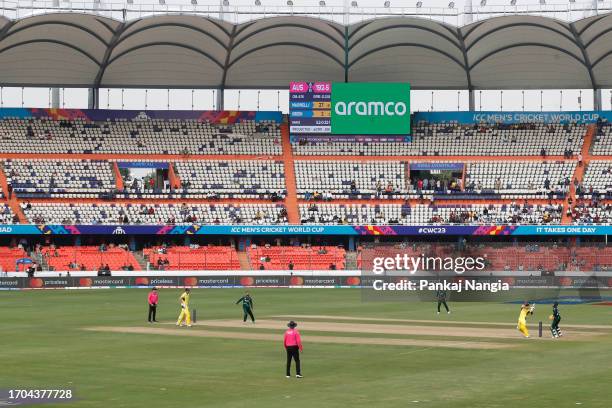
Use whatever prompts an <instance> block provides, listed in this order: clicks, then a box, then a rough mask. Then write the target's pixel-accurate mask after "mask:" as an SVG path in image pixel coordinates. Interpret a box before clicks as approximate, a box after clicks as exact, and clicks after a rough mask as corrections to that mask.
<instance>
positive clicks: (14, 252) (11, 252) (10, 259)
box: [0, 247, 28, 272]
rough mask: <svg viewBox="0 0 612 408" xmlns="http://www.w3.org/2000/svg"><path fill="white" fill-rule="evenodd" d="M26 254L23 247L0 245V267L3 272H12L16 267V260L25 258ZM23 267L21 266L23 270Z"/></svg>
mask: <svg viewBox="0 0 612 408" xmlns="http://www.w3.org/2000/svg"><path fill="white" fill-rule="evenodd" d="M27 257H28V254H27V253H26V252H25V251H24V250H23V248H7V247H0V269H1V270H2V271H4V272H12V271H15V270H16V269H17V260H18V259H21V258H27ZM23 269H24V267H21V270H23Z"/></svg>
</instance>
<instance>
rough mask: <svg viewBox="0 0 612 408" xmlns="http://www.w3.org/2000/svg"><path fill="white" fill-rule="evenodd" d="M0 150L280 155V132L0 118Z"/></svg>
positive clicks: (260, 125) (252, 126)
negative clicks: (0, 136)
mask: <svg viewBox="0 0 612 408" xmlns="http://www.w3.org/2000/svg"><path fill="white" fill-rule="evenodd" d="M0 134H1V135H2V138H0V152H5V153H117V154H190V155H198V154H200V155H201V154H255V155H279V154H280V153H281V145H280V134H281V133H280V128H279V127H278V125H277V124H275V123H273V122H254V121H243V122H240V123H237V124H234V125H216V124H211V123H208V122H202V121H197V120H184V119H169V120H162V119H148V118H146V117H144V118H140V119H138V120H115V121H111V120H108V121H106V122H88V121H85V120H83V119H74V120H70V121H67V120H60V121H56V120H51V119H4V120H0Z"/></svg>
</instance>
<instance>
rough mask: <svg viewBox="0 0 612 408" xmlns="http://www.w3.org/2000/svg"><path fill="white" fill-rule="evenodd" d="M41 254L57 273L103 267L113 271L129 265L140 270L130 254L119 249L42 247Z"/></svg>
mask: <svg viewBox="0 0 612 408" xmlns="http://www.w3.org/2000/svg"><path fill="white" fill-rule="evenodd" d="M42 253H43V256H44V259H45V260H46V263H47V264H48V266H49V267H50V268H52V269H53V270H57V271H69V270H81V269H84V270H88V271H92V270H94V271H95V270H98V269H99V268H100V267H101V266H104V265H108V266H109V268H110V269H111V270H113V271H117V270H121V269H126V268H127V267H128V266H130V265H131V266H132V268H133V270H136V271H139V270H141V269H142V268H141V267H140V265H139V264H138V261H137V260H136V258H135V257H134V254H133V253H132V252H130V251H128V250H126V249H124V248H119V247H110V246H109V247H106V246H105V248H104V250H102V248H101V247H97V246H70V247H68V246H66V247H59V248H54V247H43V249H42Z"/></svg>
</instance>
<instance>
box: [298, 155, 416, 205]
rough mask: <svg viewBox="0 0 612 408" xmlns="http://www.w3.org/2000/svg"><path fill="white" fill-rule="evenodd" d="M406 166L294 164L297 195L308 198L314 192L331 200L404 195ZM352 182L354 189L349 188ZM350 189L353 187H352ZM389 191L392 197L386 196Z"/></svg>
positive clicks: (337, 162)
mask: <svg viewBox="0 0 612 408" xmlns="http://www.w3.org/2000/svg"><path fill="white" fill-rule="evenodd" d="M405 167H406V164H405V163H403V162H399V161H384V162H383V161H380V162H353V161H299V160H298V161H296V162H295V172H296V184H297V192H298V195H299V196H301V197H303V198H308V197H310V196H312V195H314V193H315V192H317V193H320V194H324V193H331V195H332V197H333V198H349V197H351V198H374V197H375V196H376V195H377V186H378V189H379V190H380V193H379V194H378V196H379V198H385V197H391V198H397V197H398V195H401V194H402V193H406V192H407V190H406V176H405V175H406V172H405ZM352 183H354V186H352ZM352 187H354V188H352ZM387 188H390V190H391V191H392V193H393V194H386V193H385V191H386V189H387Z"/></svg>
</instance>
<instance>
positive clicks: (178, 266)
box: [143, 246, 240, 270]
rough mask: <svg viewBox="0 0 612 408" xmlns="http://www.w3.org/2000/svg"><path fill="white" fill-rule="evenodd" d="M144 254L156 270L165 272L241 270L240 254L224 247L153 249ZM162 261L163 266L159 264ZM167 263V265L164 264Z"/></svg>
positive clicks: (144, 251)
mask: <svg viewBox="0 0 612 408" xmlns="http://www.w3.org/2000/svg"><path fill="white" fill-rule="evenodd" d="M143 254H144V255H145V257H146V258H147V259H148V260H149V262H150V263H151V265H152V266H153V267H154V268H156V269H163V270H203V269H205V270H239V269H240V262H239V261H238V253H237V252H236V250H235V249H234V248H231V247H223V246H200V247H198V246H192V247H188V246H176V247H152V248H146V249H144V250H143ZM160 261H161V264H160V263H159V262H160ZM164 261H167V263H166V264H164V263H163V262H164Z"/></svg>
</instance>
